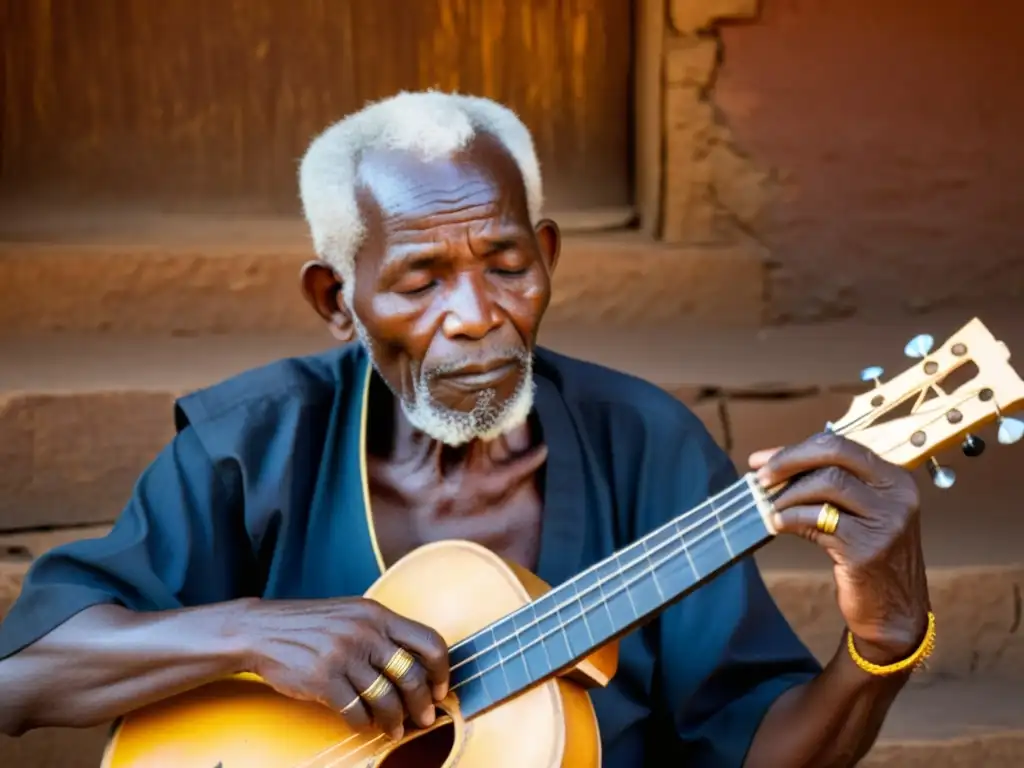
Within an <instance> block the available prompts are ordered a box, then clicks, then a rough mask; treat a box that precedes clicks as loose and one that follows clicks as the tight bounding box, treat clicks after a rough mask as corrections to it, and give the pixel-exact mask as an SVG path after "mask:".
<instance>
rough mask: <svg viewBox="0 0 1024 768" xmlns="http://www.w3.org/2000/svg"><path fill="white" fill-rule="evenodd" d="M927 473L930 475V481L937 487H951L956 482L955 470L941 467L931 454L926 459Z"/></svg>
mask: <svg viewBox="0 0 1024 768" xmlns="http://www.w3.org/2000/svg"><path fill="white" fill-rule="evenodd" d="M928 474H929V475H931V476H932V482H933V483H935V486H936V487H937V488H942V489H943V490H945V489H946V488H952V487H953V483H955V482H956V472H954V471H953V470H952V469H950V468H949V467H943V466H942V465H940V464H939V462H937V461H936V460H935V457H934V456H933V457H932V458H931V459H929V460H928Z"/></svg>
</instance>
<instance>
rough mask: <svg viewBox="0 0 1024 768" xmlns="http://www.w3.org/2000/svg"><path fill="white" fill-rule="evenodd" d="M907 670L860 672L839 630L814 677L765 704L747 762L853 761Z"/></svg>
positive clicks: (829, 764)
mask: <svg viewBox="0 0 1024 768" xmlns="http://www.w3.org/2000/svg"><path fill="white" fill-rule="evenodd" d="M865 650H866V649H865ZM862 653H864V651H863V650H862ZM864 655H865V656H866V657H867V658H869V660H871V656H872V655H875V656H876V658H877V659H878V661H879V662H880V663H881V662H882V659H884V658H885V656H884V655H882V654H877V655H876V654H869V653H864ZM909 674H910V673H909V672H904V673H900V674H896V675H891V676H887V677H878V676H874V675H871V674H869V673H867V672H864V671H863V670H861V669H860V668H859V667H858V666H857V665H856V664H855V663H854V662H853V660H852V659H851V658H850V655H849V653H848V652H847V650H846V637H845V635H844V636H843V641H842V643H841V644H840V647H839V649H838V651H837V652H836V654H835V656H833V658H832V660H831V661H830V662H829V663H828V665H827V666H826V667H825V669H824V670H823V671H822V673H821V674H820V675H818V677H816V678H815V679H814V680H811V681H810V682H808V683H805V684H803V685H800V686H796V687H795V688H792V689H790V690H789V691H787V692H786V693H785V694H783V695H782V696H780V697H779V699H778V700H777V701H776V702H775V704H774V705H773V706H772V707H771V708H770V709H769V711H768V714H767V715H766V716H765V718H764V720H763V721H762V723H761V726H760V727H759V728H758V731H757V734H756V735H755V737H754V742H753V744H752V745H751V748H750V752H749V754H748V756H747V761H746V763H745V766H746V768H804V767H807V768H810V766H814V768H846V767H847V766H853V765H856V764H857V762H858V761H859V760H860V759H861V758H862V757H863V756H864V755H865V754H866V753H867V751H868V750H869V749H871V747H872V745H873V744H874V743H875V739H876V738H877V737H878V732H879V730H880V729H881V727H882V723H883V722H884V720H885V717H886V715H887V714H888V712H889V708H890V706H891V705H892V702H893V700H894V699H895V698H896V696H897V695H898V694H899V692H900V691H901V690H902V688H903V686H904V685H906V682H907V680H908V678H909Z"/></svg>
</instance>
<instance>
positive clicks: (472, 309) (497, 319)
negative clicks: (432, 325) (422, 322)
mask: <svg viewBox="0 0 1024 768" xmlns="http://www.w3.org/2000/svg"><path fill="white" fill-rule="evenodd" d="M499 325H501V315H500V313H499V311H498V307H497V306H495V304H494V302H493V301H492V300H491V297H490V295H489V293H488V290H487V286H486V285H485V283H484V280H483V277H482V276H480V275H473V274H470V275H463V276H461V277H460V279H459V281H458V282H457V283H456V285H455V288H454V290H453V291H452V292H451V293H450V294H449V305H448V312H447V313H446V314H445V318H444V325H443V330H444V334H445V336H447V337H448V338H449V339H457V338H460V337H461V338H468V339H482V338H483V337H484V336H486V335H487V334H488V333H490V332H491V331H493V330H494V329H495V328H497V327H498V326H499Z"/></svg>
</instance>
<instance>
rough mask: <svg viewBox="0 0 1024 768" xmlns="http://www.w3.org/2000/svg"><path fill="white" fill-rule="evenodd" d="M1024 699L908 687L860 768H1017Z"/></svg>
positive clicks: (86, 766)
mask: <svg viewBox="0 0 1024 768" xmlns="http://www.w3.org/2000/svg"><path fill="white" fill-rule="evenodd" d="M1022 694H1024V692H1022V690H1021V688H1020V687H1019V686H1018V685H1016V684H1013V683H1006V682H1002V681H970V682H962V681H956V682H950V681H940V682H935V683H933V684H929V685H911V686H908V687H907V689H906V690H904V692H903V693H902V694H901V695H900V697H899V698H897V699H896V702H895V703H894V705H893V708H892V710H891V712H890V715H889V718H888V720H887V721H886V723H885V725H884V726H883V728H882V733H881V734H880V736H879V739H878V742H877V743H876V745H875V747H874V749H873V750H872V751H871V753H870V754H869V755H868V756H867V757H866V758H865V759H864V761H862V762H861V763H860V765H861V766H862V768H982V767H984V768H1020V766H1021V765H1024V695H1022ZM107 732H108V729H107V727H106V726H103V727H97V728H92V729H89V730H82V731H76V730H70V729H57V728H47V729H42V730H39V731H33V732H30V733H28V734H26V735H25V736H23V737H22V738H20V739H8V738H4V737H0V765H9V766H24V767H25V768H97V766H99V757H100V754H101V752H102V749H103V744H104V741H105V739H106V735H107Z"/></svg>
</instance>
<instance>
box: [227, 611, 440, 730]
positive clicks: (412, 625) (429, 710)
mask: <svg viewBox="0 0 1024 768" xmlns="http://www.w3.org/2000/svg"><path fill="white" fill-rule="evenodd" d="M241 608H242V610H241V611H239V613H238V615H237V620H238V626H236V628H235V629H236V631H237V632H239V633H240V634H241V636H242V637H243V638H244V642H245V643H246V645H247V648H248V649H249V653H250V655H251V662H250V664H249V665H247V666H249V668H250V670H251V671H252V672H253V673H255V674H257V675H259V676H260V677H261V678H263V679H264V680H265V681H266V682H267V683H268V684H269V685H271V686H273V687H274V688H275V689H276V690H277V691H279V692H280V693H283V694H285V695H286V696H290V697H292V698H295V699H303V700H307V701H317V702H320V703H322V704H325V705H326V706H328V707H331V708H332V709H335V710H337V711H338V712H341V714H342V716H343V717H344V718H345V719H346V721H348V723H349V724H350V725H351V726H352V727H353V728H358V729H362V728H365V727H366V726H368V725H369V724H370V723H371V722H373V723H375V724H376V725H377V726H379V727H380V728H382V729H383V730H384V731H386V732H387V733H389V734H390V735H391V736H392V737H393V738H396V739H400V738H401V737H402V734H403V733H404V730H403V723H404V722H405V719H406V717H407V716H410V717H411V718H412V720H413V722H414V723H416V724H417V725H419V726H421V727H426V726H429V725H431V724H432V723H433V722H434V704H435V702H439V701H441V700H442V699H443V698H444V697H445V696H446V695H447V693H448V677H449V672H450V669H449V662H448V647H447V644H446V643H445V642H444V639H443V638H442V637H441V636H440V635H439V634H438V633H437V632H435V631H434V630H432V629H430V628H428V627H425V626H423V625H422V624H419V623H417V622H415V621H411V620H410V619H406V618H403V617H402V616H399V615H398V614H396V613H394V612H393V611H391V610H389V609H387V608H385V607H384V606H382V605H381V604H380V603H377V602H375V601H373V600H366V599H362V598H352V599H348V598H346V599H334V600H295V601H291V600H276V601H272V600H246V601H242V606H241ZM400 649H402V650H405V651H407V652H408V653H410V654H411V655H412V656H413V658H414V659H415V662H416V663H415V664H413V665H412V667H411V668H410V669H409V670H408V671H406V672H405V673H404V674H402V675H400V676H399V675H395V676H394V677H395V678H397V679H390V685H388V686H387V691H386V692H385V693H384V695H383V696H379V697H377V696H369V697H366V696H361V695H360V694H361V693H363V692H365V691H366V690H367V689H368V688H370V686H371V685H372V684H373V683H374V681H375V680H376V679H377V678H378V677H379V676H381V675H384V674H385V668H386V667H387V666H388V662H389V661H391V660H392V658H393V657H394V656H395V654H396V653H397V652H398V651H399V650H400ZM388 678H389V676H385V679H388ZM375 688H380V686H379V685H378V686H375ZM367 698H369V699H371V700H369V701H368V700H367Z"/></svg>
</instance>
